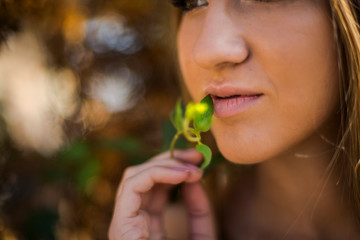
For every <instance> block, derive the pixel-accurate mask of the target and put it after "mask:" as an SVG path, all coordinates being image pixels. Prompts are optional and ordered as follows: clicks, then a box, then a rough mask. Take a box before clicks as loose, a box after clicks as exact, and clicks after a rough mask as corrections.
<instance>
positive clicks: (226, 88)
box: [205, 84, 263, 98]
mask: <svg viewBox="0 0 360 240" xmlns="http://www.w3.org/2000/svg"><path fill="white" fill-rule="evenodd" d="M208 94H210V95H212V96H214V97H221V98H226V97H231V96H238V95H241V96H255V95H262V94H263V93H262V92H260V91H256V90H253V89H249V88H246V87H241V86H236V85H230V84H222V85H213V84H211V85H209V86H207V87H206V88H205V95H208Z"/></svg>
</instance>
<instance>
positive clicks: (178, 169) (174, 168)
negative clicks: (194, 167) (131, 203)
mask: <svg viewBox="0 0 360 240" xmlns="http://www.w3.org/2000/svg"><path fill="white" fill-rule="evenodd" d="M171 169H172V170H175V171H179V172H190V169H188V168H181V167H173V168H171Z"/></svg>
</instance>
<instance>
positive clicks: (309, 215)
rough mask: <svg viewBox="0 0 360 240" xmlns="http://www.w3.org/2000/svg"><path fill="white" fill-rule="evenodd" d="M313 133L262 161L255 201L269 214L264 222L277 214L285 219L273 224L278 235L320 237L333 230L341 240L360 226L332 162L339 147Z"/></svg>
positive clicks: (258, 171) (271, 219)
mask: <svg viewBox="0 0 360 240" xmlns="http://www.w3.org/2000/svg"><path fill="white" fill-rule="evenodd" d="M313 138H316V139H313V140H314V141H308V142H307V143H305V144H303V145H302V146H298V147H297V148H296V149H293V150H292V151H289V152H287V153H286V154H284V155H282V156H280V157H277V158H276V159H271V160H269V161H266V162H264V163H262V164H259V166H257V174H256V176H257V187H256V189H257V190H256V194H255V202H256V205H257V206H260V209H259V211H261V212H263V213H265V214H263V216H264V219H262V220H263V222H264V224H265V223H269V221H274V216H276V218H277V219H279V221H277V224H275V225H277V226H275V228H274V225H272V226H271V228H272V229H273V230H274V231H276V230H275V229H276V227H277V231H278V233H277V234H278V235H283V236H284V237H286V236H287V235H289V236H291V235H298V236H309V237H312V238H320V236H322V235H324V234H325V233H326V236H327V235H328V234H329V233H332V234H333V235H332V236H333V237H334V239H341V238H343V237H344V236H346V235H347V234H353V232H352V230H351V229H353V228H354V227H355V226H354V219H353V218H352V215H351V213H350V211H349V206H348V203H347V201H346V200H347V199H346V198H344V197H343V196H344V195H345V194H344V192H343V189H342V187H341V186H340V185H339V184H337V183H338V180H339V177H338V174H337V173H336V172H335V171H333V168H332V167H331V164H332V163H333V161H332V160H333V159H332V158H333V155H334V152H335V146H334V145H332V144H331V142H330V141H327V140H326V139H323V137H321V136H319V135H316V136H314V137H313ZM319 138H321V139H319ZM351 236H352V235H351ZM337 237H340V238H337Z"/></svg>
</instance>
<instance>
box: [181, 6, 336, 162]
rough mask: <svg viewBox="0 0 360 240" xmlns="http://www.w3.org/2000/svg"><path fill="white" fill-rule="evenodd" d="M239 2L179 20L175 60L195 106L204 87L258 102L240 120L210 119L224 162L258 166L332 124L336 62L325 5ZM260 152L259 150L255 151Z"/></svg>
mask: <svg viewBox="0 0 360 240" xmlns="http://www.w3.org/2000/svg"><path fill="white" fill-rule="evenodd" d="M235 2H236V3H237V4H235ZM238 2H240V1H229V0H221V1H209V3H210V4H209V6H208V7H202V8H198V9H196V10H194V11H192V12H189V13H188V14H186V15H185V17H184V18H183V21H182V24H181V27H180V30H179V34H178V49H179V58H180V65H181V69H182V73H183V76H184V80H185V83H186V86H187V88H188V90H189V92H190V94H191V96H192V97H193V98H194V99H195V100H197V101H198V100H200V99H201V98H202V97H203V96H204V95H205V89H206V88H207V87H208V86H210V85H215V86H216V85H231V86H246V87H248V88H250V89H252V90H254V91H255V92H259V93H263V94H264V96H263V97H262V99H261V100H260V101H259V103H257V104H255V105H254V106H253V107H251V108H250V109H248V110H247V111H245V112H244V113H242V114H238V115H236V116H232V117H228V118H215V119H214V122H213V127H212V132H213V134H214V136H215V139H216V140H217V144H218V146H219V149H220V150H221V152H222V153H223V154H224V156H225V157H226V158H227V159H228V160H230V161H233V162H236V163H242V164H244V163H257V162H261V161H264V160H268V159H271V158H274V157H277V156H278V155H279V154H280V153H282V152H284V151H291V152H294V151H298V150H296V148H298V145H299V143H300V142H302V141H307V139H311V135H313V134H314V133H316V131H317V130H319V129H320V128H321V127H322V126H323V125H324V124H326V121H327V120H328V119H329V118H330V117H332V115H333V114H334V111H335V110H336V109H337V103H338V80H337V76H338V73H337V60H336V59H337V57H336V49H335V43H334V40H333V32H332V26H331V22H330V21H329V20H330V17H329V14H328V8H327V6H326V4H325V3H326V1H320V0H315V1H314V0H301V1H299V0H297V1H296V0H295V1H291V0H280V1H272V2H257V1H255V0H254V1H242V2H243V3H238ZM300 19H301V20H300ZM234 133H239V134H234ZM240 133H241V134H240ZM316 134H318V133H316ZM320 134H323V133H320ZM324 134H325V133H324ZM318 139H319V138H318ZM239 146H242V147H241V148H240V149H239ZM259 146H266V148H265V147H264V148H262V151H258V147H259ZM291 148H293V150H290V149H291Z"/></svg>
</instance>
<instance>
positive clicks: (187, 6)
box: [172, 0, 209, 12]
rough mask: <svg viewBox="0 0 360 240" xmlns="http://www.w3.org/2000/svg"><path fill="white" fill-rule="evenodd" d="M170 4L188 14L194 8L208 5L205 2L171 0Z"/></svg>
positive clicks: (199, 0) (198, 0) (201, 0)
mask: <svg viewBox="0 0 360 240" xmlns="http://www.w3.org/2000/svg"><path fill="white" fill-rule="evenodd" d="M172 4H173V5H174V6H175V7H177V8H180V9H181V10H182V11H183V12H189V11H192V10H195V9H196V8H199V7H203V6H207V5H209V3H208V1H207V0H172Z"/></svg>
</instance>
